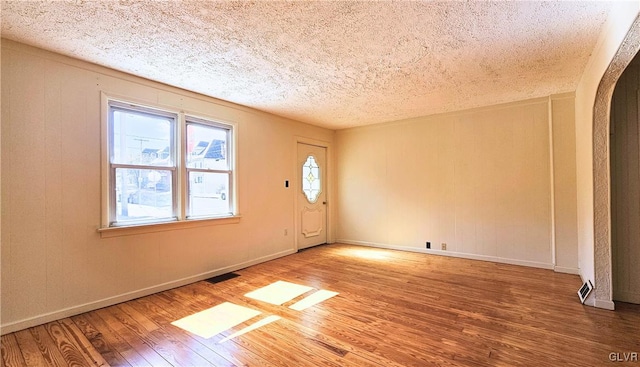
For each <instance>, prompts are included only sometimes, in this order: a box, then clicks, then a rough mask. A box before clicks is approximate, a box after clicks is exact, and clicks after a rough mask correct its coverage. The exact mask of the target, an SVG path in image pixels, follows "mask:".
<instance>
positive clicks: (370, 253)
mask: <svg viewBox="0 0 640 367" xmlns="http://www.w3.org/2000/svg"><path fill="white" fill-rule="evenodd" d="M340 253H341V254H343V255H346V256H351V257H359V258H361V259H369V260H387V259H389V253H388V252H387V251H383V250H373V249H367V248H363V249H343V250H341V251H340Z"/></svg>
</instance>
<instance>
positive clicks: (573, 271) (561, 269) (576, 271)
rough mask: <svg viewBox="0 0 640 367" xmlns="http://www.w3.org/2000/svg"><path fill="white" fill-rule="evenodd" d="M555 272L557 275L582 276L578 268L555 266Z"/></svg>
mask: <svg viewBox="0 0 640 367" xmlns="http://www.w3.org/2000/svg"><path fill="white" fill-rule="evenodd" d="M553 271H555V272H556V273H565V274H573V275H580V269H578V268H565V267H563V266H555V267H554V268H553Z"/></svg>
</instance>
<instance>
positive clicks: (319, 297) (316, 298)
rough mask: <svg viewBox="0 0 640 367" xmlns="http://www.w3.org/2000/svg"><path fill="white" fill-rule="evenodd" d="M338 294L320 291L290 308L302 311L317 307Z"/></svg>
mask: <svg viewBox="0 0 640 367" xmlns="http://www.w3.org/2000/svg"><path fill="white" fill-rule="evenodd" d="M338 294H339V293H338V292H332V291H327V290H324V289H320V290H319V291H317V292H315V293H313V294H310V295H308V296H307V297H305V298H303V299H301V300H300V301H298V302H296V303H294V304H292V305H291V306H289V308H290V309H293V310H296V311H302V310H304V309H307V308H309V307H311V306H315V305H317V304H318V303H320V302H322V301H326V300H328V299H329V298H331V297H335V296H337V295H338Z"/></svg>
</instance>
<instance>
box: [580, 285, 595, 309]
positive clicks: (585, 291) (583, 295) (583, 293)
mask: <svg viewBox="0 0 640 367" xmlns="http://www.w3.org/2000/svg"><path fill="white" fill-rule="evenodd" d="M592 289H593V284H591V281H590V280H587V281H586V282H585V283H584V284H583V285H582V287H580V290H579V291H578V297H580V302H582V304H584V301H585V300H586V299H587V297H589V293H591V290H592Z"/></svg>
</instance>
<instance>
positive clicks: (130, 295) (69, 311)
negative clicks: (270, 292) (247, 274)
mask: <svg viewBox="0 0 640 367" xmlns="http://www.w3.org/2000/svg"><path fill="white" fill-rule="evenodd" d="M295 252H296V251H295V250H293V249H291V250H286V251H282V252H278V253H275V254H272V255H267V256H263V257H260V258H257V259H254V260H250V261H246V262H243V263H240V264H235V265H231V266H227V267H224V268H219V269H216V270H212V271H208V272H205V273H201V274H197V275H193V276H190V277H186V278H182V279H178V280H174V281H171V282H167V283H163V284H158V285H155V286H152V287H148V288H143V289H139V290H136V291H132V292H127V293H124V294H120V295H117V296H113V297H109V298H105V299H101V300H98V301H94V302H89V303H85V304H82V305H78V306H73V307H68V308H64V309H61V310H57V311H54V312H49V313H46V314H42V315H38V316H34V317H30V318H27V319H22V320H18V321H14V322H10V323H7V324H3V325H0V335H5V334H8V333H12V332H14V331H19V330H23V329H26V328H30V327H33V326H37V325H42V324H45V323H47V322H51V321H56V320H60V319H63V318H65V317H71V316H75V315H79V314H81V313H84V312H88V311H92V310H97V309H99V308H103V307H107V306H112V305H115V304H118V303H122V302H126V301H130V300H132V299H136V298H140V297H144V296H148V295H150V294H154V293H158V292H162V291H166V290H168V289H172V288H176V287H181V286H183V285H187V284H191V283H194V282H197V281H200V280H204V279H208V278H211V277H215V276H217V275H221V274H226V273H229V272H232V271H236V270H239V269H244V268H246V267H249V266H252V265H256V264H260V263H263V262H266V261H270V260H273V259H277V258H279V257H283V256H287V255H291V254H293V253H295Z"/></svg>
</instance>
